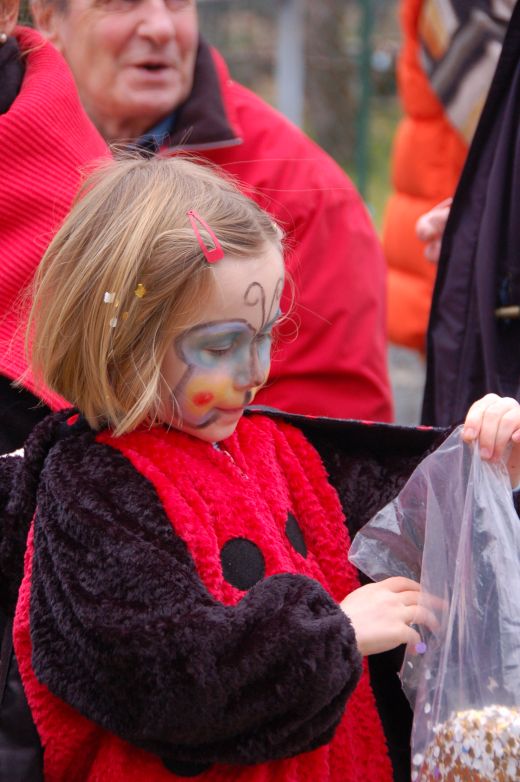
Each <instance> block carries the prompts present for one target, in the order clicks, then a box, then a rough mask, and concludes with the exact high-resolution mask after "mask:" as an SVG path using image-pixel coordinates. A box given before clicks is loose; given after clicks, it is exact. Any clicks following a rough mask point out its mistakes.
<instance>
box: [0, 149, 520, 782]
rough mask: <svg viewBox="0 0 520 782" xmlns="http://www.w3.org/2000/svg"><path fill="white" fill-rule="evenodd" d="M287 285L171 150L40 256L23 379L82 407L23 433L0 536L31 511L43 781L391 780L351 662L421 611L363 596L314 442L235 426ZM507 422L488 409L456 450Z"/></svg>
mask: <svg viewBox="0 0 520 782" xmlns="http://www.w3.org/2000/svg"><path fill="white" fill-rule="evenodd" d="M316 262H317V263H318V262H319V259H316ZM283 281H284V268H283V261H282V248H281V232H280V230H279V228H278V227H277V226H275V225H274V224H273V223H272V221H271V220H270V218H269V217H268V216H267V215H266V214H265V213H263V212H262V211H261V210H260V209H259V208H258V207H257V206H256V205H255V204H254V203H253V202H251V201H249V200H248V199H246V198H245V197H244V196H242V195H241V194H240V193H239V192H238V191H237V190H236V188H235V187H234V186H233V185H232V184H230V183H229V182H228V181H225V180H223V179H221V178H219V177H218V176H217V175H216V174H214V173H213V172H212V171H210V170H208V169H207V168H200V167H198V166H196V165H195V164H193V163H190V162H188V161H186V160H181V159H175V160H164V159H163V160H161V159H151V160H139V161H125V162H118V163H113V164H111V165H110V167H109V168H107V169H105V170H103V171H102V172H101V173H99V174H98V175H97V176H96V177H95V178H94V179H93V180H91V181H90V182H89V183H88V185H87V186H86V188H85V190H84V193H83V195H82V197H81V199H80V200H79V202H78V204H77V205H76V207H75V208H74V209H73V211H72V213H71V215H70V217H69V218H68V219H67V220H66V222H65V224H64V226H63V228H62V229H61V231H60V232H59V234H58V235H57V236H56V238H55V240H54V241H53V243H52V244H51V246H50V248H49V250H48V252H47V254H46V256H45V258H44V261H43V263H42V265H41V268H40V271H39V275H38V280H37V286H36V296H35V301H34V308H33V313H32V317H31V330H32V336H31V343H32V361H33V367H34V370H35V371H36V372H37V373H39V374H40V375H41V378H42V379H43V381H44V382H45V383H46V384H47V385H48V386H49V387H50V388H51V389H52V390H53V391H55V392H57V393H59V394H61V395H63V396H64V397H65V398H67V399H68V400H70V401H71V402H72V403H74V405H75V406H76V407H77V409H78V410H79V411H80V412H79V414H77V413H76V414H74V415H73V414H71V412H70V411H68V412H65V413H60V414H56V415H54V416H51V417H50V418H49V419H46V421H44V422H43V424H41V425H40V426H39V427H38V428H37V429H36V430H35V431H34V433H33V435H32V436H31V438H30V439H29V441H28V442H27V444H26V448H25V456H24V460H23V461H20V462H18V463H17V464H16V466H15V467H14V468H13V469H12V470H10V471H9V474H10V476H11V487H10V497H9V501H8V503H7V506H6V512H5V514H4V516H5V520H4V529H6V528H7V527H8V526H9V524H10V523H11V524H12V519H14V518H15V517H16V519H17V522H18V523H20V522H19V520H20V519H22V520H25V521H26V522H28V521H29V519H30V518H31V517H32V516H33V514H34V518H33V523H32V527H31V531H30V534H29V538H28V545H27V551H26V558H25V571H24V576H23V582H22V585H21V587H20V590H19V594H18V598H17V606H16V615H15V629H14V639H15V649H16V654H17V658H18V664H19V668H20V672H21V676H22V680H23V684H24V688H25V692H26V694H27V697H28V701H29V704H30V707H31V710H32V714H33V717H34V720H35V723H36V726H37V728H38V731H39V734H40V737H41V740H42V743H43V746H44V751H45V754H44V758H45V778H46V779H47V780H50V781H51V782H58V781H62V780H63V781H64V782H65V781H66V782H74V780H78V782H79V781H80V780H81V781H82V780H96V781H98V780H99V781H101V780H106V781H107V782H118V780H121V781H122V780H124V781H125V782H133V781H135V782H137V781H139V782H142V781H143V780H154V781H155V780H156V781H157V782H163V781H164V782H171V781H172V780H175V779H184V778H187V777H195V778H197V779H200V780H204V782H210V781H211V782H213V781H214V780H235V781H236V782H246V780H247V782H250V781H252V782H275V781H276V782H278V781H280V782H281V781H282V780H283V782H303V781H304V780H305V782H311V780H312V782H327V781H328V780H330V782H333V781H337V782H339V780H341V782H348V781H350V780H351V781H352V782H354V781H357V780H363V782H387V781H388V782H389V781H390V780H391V779H392V770H391V765H390V761H389V756H388V751H387V747H386V743H385V738H384V734H383V730H382V727H381V723H380V719H379V716H378V712H377V710H376V707H375V702H374V697H373V694H372V690H371V687H370V683H369V678H368V672H367V667H366V665H364V664H363V660H362V657H363V656H364V655H369V654H373V653H376V652H381V651H384V650H385V649H391V648H393V647H395V646H397V645H398V644H401V643H407V642H411V643H415V642H416V641H418V640H419V636H418V634H417V630H416V629H414V628H412V627H411V626H410V625H412V624H415V625H421V624H426V625H428V626H430V627H431V626H433V625H434V621H435V620H434V617H433V616H432V615H431V614H430V613H429V612H428V611H427V609H426V608H424V607H423V606H420V605H419V587H418V585H417V584H415V583H414V582H413V581H409V580H407V579H404V578H403V579H401V578H397V579H389V580H388V581H386V582H382V583H380V584H372V585H369V586H365V587H359V584H358V581H357V577H356V574H355V572H354V570H353V568H352V567H351V566H350V565H349V563H348V560H347V551H348V547H349V541H348V535H347V532H346V528H345V524H344V517H343V514H342V510H341V507H340V504H339V501H338V497H337V495H336V493H335V492H334V490H333V489H332V487H331V486H330V485H329V484H328V482H327V479H326V473H325V470H324V467H323V465H322V463H321V461H320V459H319V457H318V455H317V453H316V452H315V451H314V449H313V448H312V446H311V445H310V444H309V443H308V442H307V441H306V439H305V438H304V437H303V435H302V434H301V432H300V431H298V430H297V429H295V428H293V427H292V426H289V425H288V424H287V423H285V422H283V421H280V420H276V419H274V418H271V417H268V416H265V415H260V414H248V415H247V416H243V413H244V408H245V407H246V406H247V405H249V404H250V403H251V402H252V401H253V399H254V396H255V393H256V391H257V390H258V388H260V387H261V386H262V384H263V383H265V382H266V380H267V376H268V372H269V361H270V345H271V339H272V332H273V328H274V326H275V324H276V322H277V320H278V319H279V318H280V316H281V313H280V295H281V291H282V287H283ZM519 426H520V410H519V407H518V405H517V404H516V403H514V402H513V401H512V400H506V401H504V400H499V399H498V398H493V399H487V401H486V400H484V401H482V402H481V403H480V407H479V406H477V407H475V409H474V410H473V411H472V413H471V414H470V416H469V418H468V429H471V430H472V431H469V433H468V437H469V438H475V437H477V436H480V440H481V444H482V445H483V446H484V447H486V446H488V447H491V446H492V447H491V450H492V451H494V454H490V456H492V455H494V456H496V455H498V454H499V453H500V452H502V450H503V448H504V447H505V445H506V443H507V442H509V441H511V439H512V438H513V440H515V441H516V437H517V435H516V434H513V433H514V432H515V431H516V430H517V428H518V427H519ZM516 450H517V449H516V447H514V449H513V456H515V457H516ZM513 461H514V460H513ZM512 470H513V471H514V473H515V475H514V477H515V479H516V473H517V472H518V468H517V467H516V466H512ZM5 491H6V490H5V486H3V493H4V494H5Z"/></svg>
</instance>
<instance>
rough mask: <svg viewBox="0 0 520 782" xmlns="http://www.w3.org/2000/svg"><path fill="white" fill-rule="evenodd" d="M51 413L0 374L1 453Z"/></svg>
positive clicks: (20, 441)
mask: <svg viewBox="0 0 520 782" xmlns="http://www.w3.org/2000/svg"><path fill="white" fill-rule="evenodd" d="M0 52H1V48H0ZM49 413H50V410H49V408H48V407H47V406H46V405H44V404H42V403H41V402H40V401H39V400H38V398H37V397H35V396H34V395H33V394H31V393H30V392H29V391H26V390H25V389H24V388H14V387H13V386H12V382H11V380H9V378H7V377H5V376H4V375H0V454H2V453H10V452H11V451H15V450H17V449H18V448H21V447H22V445H23V444H24V442H25V441H26V439H27V438H28V436H29V434H30V432H31V430H32V429H33V428H34V426H36V424H37V423H38V422H39V421H42V420H43V419H44V418H46V416H48V415H49Z"/></svg>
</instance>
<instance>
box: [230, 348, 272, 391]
mask: <svg viewBox="0 0 520 782" xmlns="http://www.w3.org/2000/svg"><path fill="white" fill-rule="evenodd" d="M266 374H267V373H266V369H265V368H263V367H262V365H261V363H260V361H259V359H258V353H257V351H256V349H255V348H253V349H252V350H251V353H250V357H249V361H248V362H246V363H244V364H243V365H242V366H241V367H240V369H239V371H238V372H237V374H236V376H235V388H237V389H239V390H240V391H244V390H247V389H249V388H255V387H256V386H261V385H262V384H263V383H264V382H265V378H266Z"/></svg>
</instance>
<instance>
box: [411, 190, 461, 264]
mask: <svg viewBox="0 0 520 782" xmlns="http://www.w3.org/2000/svg"><path fill="white" fill-rule="evenodd" d="M452 201H453V198H446V199H445V200H444V201H441V203H440V204H437V205H436V206H434V207H433V209H430V211H429V212H426V213H425V214H423V215H421V217H419V219H418V220H417V223H416V224H415V232H416V234H417V238H418V239H420V240H421V242H424V243H425V244H426V247H425V248H424V255H425V257H426V258H427V260H428V261H431V262H432V263H437V262H438V260H439V255H440V252H441V242H442V237H443V234H444V229H445V228H446V223H447V222H448V215H449V213H450V209H451V204H452Z"/></svg>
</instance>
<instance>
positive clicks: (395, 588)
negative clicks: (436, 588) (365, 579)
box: [341, 576, 438, 655]
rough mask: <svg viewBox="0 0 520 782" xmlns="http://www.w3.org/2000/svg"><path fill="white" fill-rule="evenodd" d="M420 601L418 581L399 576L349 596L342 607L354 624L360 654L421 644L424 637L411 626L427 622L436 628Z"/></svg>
mask: <svg viewBox="0 0 520 782" xmlns="http://www.w3.org/2000/svg"><path fill="white" fill-rule="evenodd" d="M420 600H421V591H420V586H419V584H418V583H417V582H416V581H412V580H411V579H410V578H403V577H400V576H398V577H394V578H386V579H385V580H384V581H379V582H378V583H377V584H367V585H366V586H362V587H359V589H355V590H354V591H353V592H351V593H350V595H347V597H346V598H345V599H344V600H343V601H342V603H341V608H342V610H343V611H344V612H345V614H347V616H348V617H349V619H350V621H351V623H352V627H353V628H354V631H355V633H356V641H357V645H358V649H359V651H360V652H361V654H362V655H367V654H377V653H378V652H386V651H388V650H389V649H394V648H395V647H396V646H399V645H400V644H406V643H409V644H413V645H416V644H418V643H419V642H420V640H421V637H420V635H419V633H418V632H417V630H415V629H414V628H413V627H411V625H426V626H427V627H428V628H429V629H430V630H435V629H436V628H437V627H438V622H437V620H436V618H435V615H434V614H433V612H432V611H431V610H430V609H429V608H428V607H427V606H426V605H423V604H420ZM421 602H422V601H421Z"/></svg>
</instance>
